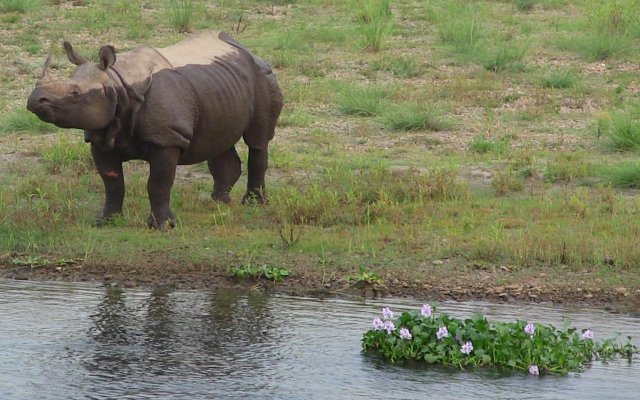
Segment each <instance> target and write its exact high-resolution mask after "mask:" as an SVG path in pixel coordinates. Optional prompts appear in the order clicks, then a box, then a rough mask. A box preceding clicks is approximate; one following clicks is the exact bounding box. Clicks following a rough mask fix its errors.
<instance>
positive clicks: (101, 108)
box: [27, 42, 118, 131]
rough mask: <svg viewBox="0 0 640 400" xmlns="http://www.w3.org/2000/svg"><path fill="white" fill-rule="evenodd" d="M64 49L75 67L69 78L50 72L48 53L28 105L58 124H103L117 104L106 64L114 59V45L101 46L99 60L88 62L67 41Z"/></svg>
mask: <svg viewBox="0 0 640 400" xmlns="http://www.w3.org/2000/svg"><path fill="white" fill-rule="evenodd" d="M64 49H65V52H66V53H67V57H68V58H69V61H71V62H72V63H73V64H75V65H77V66H78V67H77V68H76V70H75V71H74V73H73V75H72V76H71V78H70V79H68V80H58V79H56V78H54V77H53V76H52V75H51V74H50V68H49V65H50V62H51V57H49V58H48V59H47V61H46V63H45V66H44V69H43V71H42V76H41V77H40V79H38V82H37V83H36V87H35V89H34V90H33V92H32V93H31V95H30V96H29V99H28V101H27V109H28V110H29V111H31V112H33V113H34V114H36V115H37V116H38V117H39V118H40V119H41V120H43V121H45V122H49V123H52V124H54V125H56V126H59V127H61V128H78V129H84V130H85V131H96V130H100V129H104V128H106V127H107V126H108V125H109V124H110V123H111V122H112V121H113V120H114V117H115V114H116V106H117V104H118V95H117V90H116V87H115V85H114V84H113V81H112V79H111V78H110V75H109V68H110V67H111V66H112V65H113V64H114V63H115V61H116V55H115V50H114V48H113V47H112V46H103V47H102V48H101V49H100V53H99V55H100V57H99V58H100V60H99V62H98V63H91V62H87V61H86V60H85V59H84V58H83V57H82V56H80V55H79V54H78V53H77V52H76V51H75V50H74V49H73V47H72V46H71V44H69V43H68V42H65V43H64Z"/></svg>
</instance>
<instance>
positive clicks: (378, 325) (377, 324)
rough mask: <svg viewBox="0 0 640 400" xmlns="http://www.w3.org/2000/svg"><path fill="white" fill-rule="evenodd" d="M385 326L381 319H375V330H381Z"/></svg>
mask: <svg viewBox="0 0 640 400" xmlns="http://www.w3.org/2000/svg"><path fill="white" fill-rule="evenodd" d="M383 326H384V324H383V323H382V320H381V319H380V318H375V319H374V320H373V329H375V330H376V331H379V330H381V329H382V327H383Z"/></svg>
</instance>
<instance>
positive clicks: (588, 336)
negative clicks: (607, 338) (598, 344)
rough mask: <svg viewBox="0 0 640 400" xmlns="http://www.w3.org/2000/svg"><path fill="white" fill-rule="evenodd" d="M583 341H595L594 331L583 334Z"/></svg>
mask: <svg viewBox="0 0 640 400" xmlns="http://www.w3.org/2000/svg"><path fill="white" fill-rule="evenodd" d="M582 339H585V340H586V339H589V340H593V331H592V330H591V329H587V330H586V331H584V332H582Z"/></svg>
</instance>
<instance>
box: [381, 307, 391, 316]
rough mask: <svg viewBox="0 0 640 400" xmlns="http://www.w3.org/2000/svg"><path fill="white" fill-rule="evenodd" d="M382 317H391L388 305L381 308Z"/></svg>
mask: <svg viewBox="0 0 640 400" xmlns="http://www.w3.org/2000/svg"><path fill="white" fill-rule="evenodd" d="M382 318H384V319H393V311H391V310H390V309H389V307H385V308H383V309H382Z"/></svg>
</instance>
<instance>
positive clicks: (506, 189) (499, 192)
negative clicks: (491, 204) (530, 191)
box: [491, 167, 524, 196]
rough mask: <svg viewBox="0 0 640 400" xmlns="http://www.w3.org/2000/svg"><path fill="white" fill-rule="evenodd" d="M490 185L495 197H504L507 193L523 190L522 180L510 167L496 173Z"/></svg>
mask: <svg viewBox="0 0 640 400" xmlns="http://www.w3.org/2000/svg"><path fill="white" fill-rule="evenodd" d="M491 184H492V186H493V188H494V189H495V190H496V196H506V195H507V194H509V193H512V192H521V191H522V189H524V184H523V183H522V179H521V178H520V177H519V176H517V175H516V174H515V172H514V170H513V169H512V168H511V167H509V168H507V169H505V170H502V171H498V172H497V173H496V174H495V176H494V177H493V180H492V181H491Z"/></svg>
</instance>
